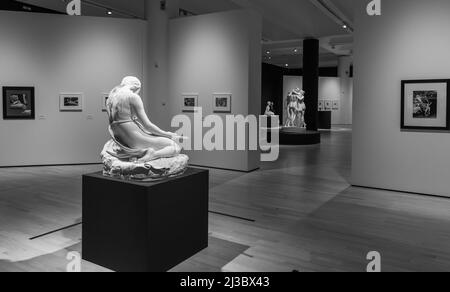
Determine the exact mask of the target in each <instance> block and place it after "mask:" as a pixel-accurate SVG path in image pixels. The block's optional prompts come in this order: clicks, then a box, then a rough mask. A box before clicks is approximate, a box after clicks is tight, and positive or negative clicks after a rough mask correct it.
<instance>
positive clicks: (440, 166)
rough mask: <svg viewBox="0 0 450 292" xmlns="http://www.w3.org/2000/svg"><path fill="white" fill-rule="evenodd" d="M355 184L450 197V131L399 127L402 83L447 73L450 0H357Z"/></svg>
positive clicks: (449, 74)
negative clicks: (377, 11) (371, 10)
mask: <svg viewBox="0 0 450 292" xmlns="http://www.w3.org/2000/svg"><path fill="white" fill-rule="evenodd" d="M357 2H358V3H357V4H355V5H357V7H356V9H355V11H356V23H355V27H356V33H355V48H354V52H355V56H354V63H355V89H354V90H355V96H356V98H355V101H354V123H353V125H354V134H353V175H352V180H351V183H352V184H354V185H360V186H367V187H375V188H383V189H391V190H399V191H408V192H415V193H425V194H434V195H442V196H450V189H449V173H450V161H449V159H448V157H449V149H450V133H448V132H429V131H423V132H420V131H402V130H401V129H400V120H401V117H400V112H401V109H400V108H401V80H409V79H413V80H415V79H441V78H446V79H447V78H450V58H449V48H450V38H449V37H448V31H449V29H450V17H449V13H450V1H448V0H432V1H423V0H396V1H383V7H382V15H381V16H377V17H369V16H368V15H367V14H366V7H365V5H366V4H367V3H365V2H364V1H357Z"/></svg>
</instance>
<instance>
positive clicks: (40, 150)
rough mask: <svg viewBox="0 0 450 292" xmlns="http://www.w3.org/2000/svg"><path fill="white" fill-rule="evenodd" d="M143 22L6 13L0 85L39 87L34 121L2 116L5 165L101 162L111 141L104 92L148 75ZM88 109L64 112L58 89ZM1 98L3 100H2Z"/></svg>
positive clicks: (0, 18) (0, 34)
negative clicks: (74, 95)
mask: <svg viewBox="0 0 450 292" xmlns="http://www.w3.org/2000/svg"><path fill="white" fill-rule="evenodd" d="M144 28H145V26H144V25H143V23H142V22H141V21H136V20H122V19H109V18H93V17H69V16H64V15H48V14H32V13H21V12H0V56H1V58H0V86H34V87H35V89H36V120H34V121H5V120H3V119H0V136H1V137H2V138H1V139H0V149H1V151H2V154H1V155H0V166H24V165H49V164H79V163H96V162H99V161H100V159H99V154H100V151H101V150H102V147H103V145H104V143H105V142H106V141H107V139H108V138H109V137H108V133H107V117H106V113H104V112H102V111H101V106H102V105H101V95H102V93H103V92H109V91H110V90H111V89H112V88H113V87H114V86H115V85H117V84H118V83H120V81H121V79H122V78H123V77H124V76H125V75H135V76H138V77H140V78H142V75H143V68H142V66H143V34H144ZM78 92H80V93H83V94H84V110H83V112H60V111H59V94H60V93H78ZM0 103H2V101H0Z"/></svg>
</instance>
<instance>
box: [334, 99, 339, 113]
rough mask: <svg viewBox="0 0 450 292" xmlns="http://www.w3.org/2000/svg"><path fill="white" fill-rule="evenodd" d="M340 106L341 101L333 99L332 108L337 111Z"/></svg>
mask: <svg viewBox="0 0 450 292" xmlns="http://www.w3.org/2000/svg"><path fill="white" fill-rule="evenodd" d="M340 108H341V102H340V101H339V100H333V110H334V111H338V110H339V109H340Z"/></svg>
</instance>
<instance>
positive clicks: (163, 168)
mask: <svg viewBox="0 0 450 292" xmlns="http://www.w3.org/2000/svg"><path fill="white" fill-rule="evenodd" d="M123 123H135V124H136V125H137V126H138V127H139V129H140V130H141V131H142V132H143V133H145V134H147V135H150V134H149V133H148V132H147V131H145V130H144V129H143V126H142V125H141V124H140V123H139V121H138V120H137V119H136V118H133V119H131V120H125V121H118V122H114V123H112V124H111V126H110V127H109V133H110V135H111V140H110V141H108V142H107V143H106V145H105V147H104V149H103V151H102V154H101V156H102V160H103V164H104V169H103V173H104V174H105V175H107V176H111V177H119V178H123V179H131V180H158V179H163V178H166V177H173V176H177V175H180V174H183V173H184V171H185V170H186V169H187V167H188V162H189V157H188V156H186V155H183V154H179V155H177V156H175V157H170V158H160V159H156V160H151V161H140V160H139V159H140V158H142V157H144V156H145V155H146V154H147V151H149V149H132V148H130V147H128V146H125V145H123V144H122V143H120V142H119V141H117V139H116V138H115V136H114V133H113V130H112V127H114V126H117V125H120V124H123Z"/></svg>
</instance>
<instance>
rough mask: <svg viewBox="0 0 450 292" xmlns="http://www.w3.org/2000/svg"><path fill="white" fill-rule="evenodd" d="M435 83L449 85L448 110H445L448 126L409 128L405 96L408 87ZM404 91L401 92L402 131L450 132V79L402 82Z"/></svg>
mask: <svg viewBox="0 0 450 292" xmlns="http://www.w3.org/2000/svg"><path fill="white" fill-rule="evenodd" d="M433 83H446V84H447V92H446V94H447V96H446V97H445V98H446V101H447V102H446V103H447V108H446V110H445V113H446V117H445V121H446V125H445V126H443V127H424V126H407V125H406V123H405V106H406V100H405V94H406V90H405V88H406V85H408V84H433ZM401 86H402V90H401V94H402V97H401V124H400V127H401V129H402V130H419V131H420V130H423V131H449V130H450V79H420V80H402V82H401Z"/></svg>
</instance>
